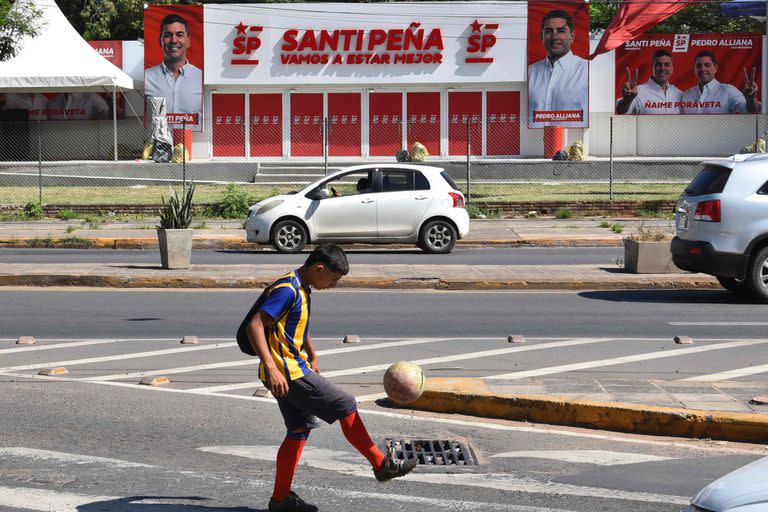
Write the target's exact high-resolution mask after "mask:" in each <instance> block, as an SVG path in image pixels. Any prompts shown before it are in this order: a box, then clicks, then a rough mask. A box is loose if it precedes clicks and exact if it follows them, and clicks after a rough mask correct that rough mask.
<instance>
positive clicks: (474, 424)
mask: <svg viewBox="0 0 768 512" xmlns="http://www.w3.org/2000/svg"><path fill="white" fill-rule="evenodd" d="M0 375H4V376H7V377H16V378H20V379H32V380H45V381H48V382H50V381H62V382H70V383H80V384H82V383H86V384H95V385H101V386H113V387H120V388H130V389H131V390H133V391H148V392H160V393H178V394H182V395H196V396H205V397H212V398H228V399H234V400H250V401H253V402H262V403H274V402H275V399H274V398H267V397H259V396H248V395H233V394H230V393H204V394H200V393H195V392H193V391H191V390H188V389H174V388H161V387H153V386H139V385H136V384H132V383H128V382H114V381H89V380H83V379H72V378H67V377H45V376H41V375H23V374H15V373H7V372H0ZM358 412H360V413H361V414H363V415H371V416H386V417H387V418H396V419H400V420H403V421H429V422H431V423H440V424H444V425H457V426H462V427H471V428H482V429H486V430H498V431H504V432H527V433H531V434H543V435H557V436H565V437H578V438H586V439H599V440H603V441H613V442H616V443H629V444H638V445H646V446H661V447H670V446H672V447H678V448H687V449H691V450H700V451H705V452H714V453H739V454H745V455H754V454H755V453H760V454H761V455H762V452H763V450H762V446H760V447H758V448H755V449H752V450H750V449H747V448H739V447H732V446H730V445H722V446H720V445H710V446H704V445H700V444H697V443H701V441H699V440H695V439H693V440H690V441H689V442H678V441H669V442H665V441H653V440H649V439H641V438H635V437H623V436H609V435H605V434H593V433H590V432H583V431H579V430H565V429H561V427H558V426H542V427H528V426H517V425H505V424H501V423H493V422H482V421H468V420H457V419H453V418H443V417H437V416H414V415H412V414H402V413H397V412H392V411H389V410H376V409H358Z"/></svg>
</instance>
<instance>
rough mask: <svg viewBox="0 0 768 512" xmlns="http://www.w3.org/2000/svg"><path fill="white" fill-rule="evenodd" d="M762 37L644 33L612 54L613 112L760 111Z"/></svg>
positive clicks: (651, 113)
mask: <svg viewBox="0 0 768 512" xmlns="http://www.w3.org/2000/svg"><path fill="white" fill-rule="evenodd" d="M762 37H763V36H762V34H746V33H733V34H646V35H643V36H642V37H640V38H638V39H635V40H633V41H627V42H626V43H624V44H623V45H622V46H620V47H619V48H617V49H616V57H615V59H616V61H615V62H616V84H615V97H616V102H615V103H616V113H617V114H627V115H659V114H673V115H674V114H694V115H695V114H739V113H759V112H761V110H762V109H761V105H760V101H759V99H760V96H761V90H762V89H761V87H762V69H761V68H762V51H763V50H762Z"/></svg>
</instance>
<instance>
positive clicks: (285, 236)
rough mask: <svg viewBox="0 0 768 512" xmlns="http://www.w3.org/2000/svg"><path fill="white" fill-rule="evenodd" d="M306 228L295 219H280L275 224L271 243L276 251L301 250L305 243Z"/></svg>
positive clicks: (289, 251) (306, 236) (292, 251)
mask: <svg viewBox="0 0 768 512" xmlns="http://www.w3.org/2000/svg"><path fill="white" fill-rule="evenodd" d="M307 239H308V235H307V230H306V229H304V226H302V225H301V223H299V222H297V221H295V220H281V221H280V222H278V223H277V225H275V229H274V234H273V235H272V245H274V246H275V249H277V251H278V252H284V253H295V252H301V250H302V249H304V247H305V246H306V245H307Z"/></svg>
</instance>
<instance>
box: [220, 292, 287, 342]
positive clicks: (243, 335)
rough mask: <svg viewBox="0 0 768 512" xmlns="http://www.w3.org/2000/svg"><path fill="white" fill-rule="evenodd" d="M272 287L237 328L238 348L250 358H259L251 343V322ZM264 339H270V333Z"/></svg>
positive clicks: (263, 293)
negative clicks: (249, 326)
mask: <svg viewBox="0 0 768 512" xmlns="http://www.w3.org/2000/svg"><path fill="white" fill-rule="evenodd" d="M272 286H273V285H270V286H267V287H266V288H264V291H263V292H261V295H259V298H258V299H256V302H255V303H254V304H253V306H251V309H250V311H248V314H247V315H245V318H243V321H242V322H241V323H240V327H238V328H237V335H236V336H235V339H237V346H238V347H240V350H241V351H243V352H244V353H245V354H248V355H249V356H258V355H259V354H257V353H256V350H255V349H254V348H253V344H252V343H251V339H250V338H249V337H248V330H247V328H248V324H249V323H251V320H252V319H253V317H254V315H255V314H256V312H257V311H259V308H260V307H261V305H262V304H263V303H264V301H265V300H266V298H267V296H269V292H270V291H272ZM294 293H295V290H294ZM295 303H296V299H295V298H294V304H295ZM281 317H282V315H281ZM264 337H265V338H269V333H267V332H266V331H265V332H264Z"/></svg>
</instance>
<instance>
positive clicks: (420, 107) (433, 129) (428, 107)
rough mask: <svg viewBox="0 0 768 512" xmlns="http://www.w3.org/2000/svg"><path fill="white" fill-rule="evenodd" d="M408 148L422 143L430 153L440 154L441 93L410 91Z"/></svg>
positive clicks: (408, 99) (408, 98)
mask: <svg viewBox="0 0 768 512" xmlns="http://www.w3.org/2000/svg"><path fill="white" fill-rule="evenodd" d="M407 101H408V149H409V150H410V149H411V148H413V143H414V142H420V143H422V144H423V145H424V146H425V147H426V148H427V151H429V154H430V155H439V154H440V93H439V92H409V93H408V97H407Z"/></svg>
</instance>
